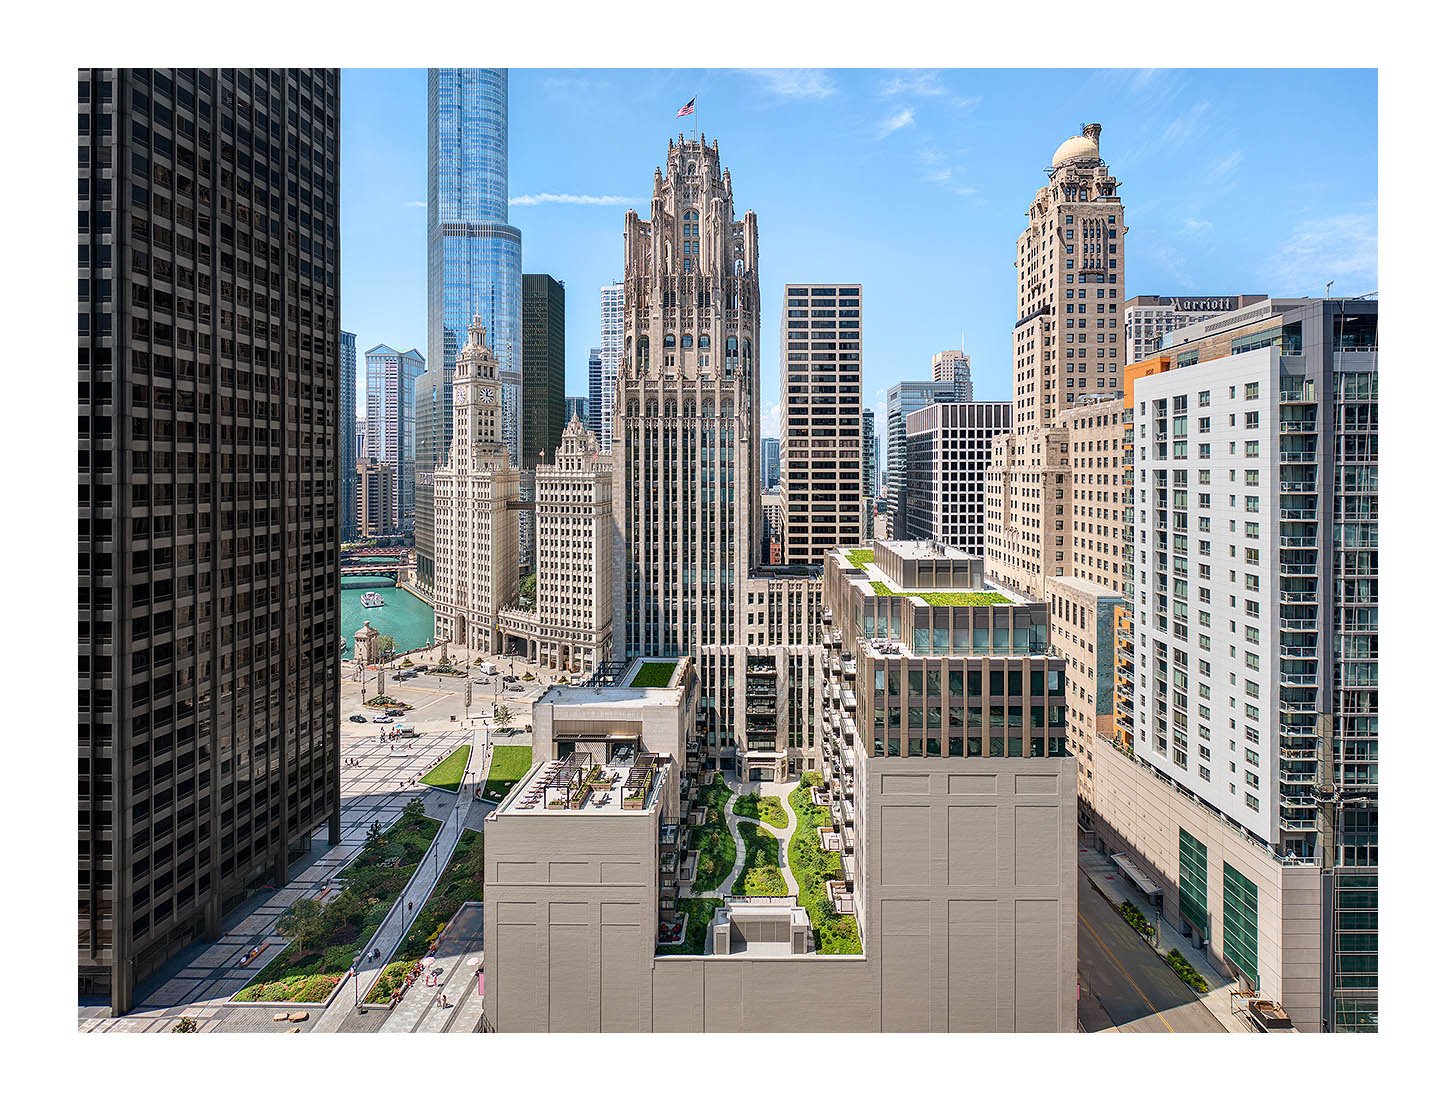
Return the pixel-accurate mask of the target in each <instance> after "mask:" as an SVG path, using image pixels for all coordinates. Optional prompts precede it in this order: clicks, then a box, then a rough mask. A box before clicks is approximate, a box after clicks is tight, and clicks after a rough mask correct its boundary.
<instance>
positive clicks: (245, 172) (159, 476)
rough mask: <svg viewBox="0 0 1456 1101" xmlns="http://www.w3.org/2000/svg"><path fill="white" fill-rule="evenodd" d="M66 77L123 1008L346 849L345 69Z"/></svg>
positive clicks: (84, 775)
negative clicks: (74, 163) (342, 824)
mask: <svg viewBox="0 0 1456 1101" xmlns="http://www.w3.org/2000/svg"><path fill="white" fill-rule="evenodd" d="M78 76H79V86H78V112H77V113H78V121H79V141H78V150H77V152H78V173H77V176H78V185H79V187H78V204H77V206H78V210H77V215H78V240H77V245H78V269H79V270H78V276H79V302H78V306H79V309H78V315H79V316H78V341H77V344H78V347H77V358H78V368H79V376H80V403H81V410H80V425H79V436H80V438H79V448H78V450H79V471H78V482H79V562H78V570H77V575H78V576H77V580H78V582H79V584H78V589H79V613H78V617H77V618H78V624H79V630H78V634H79V642H78V649H79V668H80V677H79V679H80V684H79V699H78V711H79V714H78V726H79V754H78V762H77V765H78V793H77V794H78V800H79V804H80V810H79V822H78V833H79V877H78V888H79V900H78V901H79V907H78V918H79V922H78V924H79V951H78V957H79V958H78V969H79V979H80V992H81V993H82V994H83V995H90V996H100V997H106V998H108V999H109V1002H110V1005H111V1011H112V1013H113V1014H121V1013H124V1012H126V1011H128V1010H129V1009H130V1008H131V1007H132V1005H133V1003H134V1000H135V991H136V988H137V986H138V984H139V983H144V982H145V981H146V980H147V978H148V977H149V976H151V975H153V974H154V973H155V972H156V971H157V970H158V968H159V967H161V966H162V965H163V964H164V963H165V962H166V961H167V960H168V959H169V958H170V957H172V956H174V955H176V954H177V953H178V952H179V951H181V950H182V949H184V948H185V947H186V946H187V945H188V944H189V943H191V942H193V941H194V940H196V939H197V938H199V937H204V936H213V935H216V934H217V933H219V931H220V929H221V923H222V918H223V915H224V914H225V913H227V912H228V910H229V909H230V908H231V907H232V906H233V905H234V904H236V903H237V902H239V901H241V900H242V899H243V898H244V897H245V895H246V892H247V891H248V890H249V889H250V888H252V887H255V886H258V885H260V884H264V883H275V884H276V883H282V882H283V881H284V879H285V878H286V873H287V869H288V864H289V861H290V860H291V859H292V858H293V857H294V856H296V855H297V854H299V853H300V852H302V851H304V850H305V849H306V848H307V847H308V844H309V840H310V837H311V836H312V834H313V832H314V831H315V830H316V829H318V828H320V827H321V826H323V825H325V824H327V825H328V833H329V838H330V840H331V841H337V840H338V837H339V662H338V649H339V565H338V561H339V558H338V543H339V501H338V493H339V475H338V471H337V469H335V467H336V464H337V463H338V461H339V440H338V432H339V422H338V418H339V412H340V409H339V392H338V390H339V309H338V298H339V270H338V255H339V217H338V215H339V177H338V151H339V75H338V72H337V71H336V70H328V69H300V70H281V69H272V70H247V69H244V70H218V69H155V70H149V69H82V70H80V72H79V74H78ZM350 418H351V419H350V421H349V422H348V423H352V414H350Z"/></svg>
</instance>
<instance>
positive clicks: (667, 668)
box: [628, 661, 677, 688]
mask: <svg viewBox="0 0 1456 1101" xmlns="http://www.w3.org/2000/svg"><path fill="white" fill-rule="evenodd" d="M676 669H677V662H676V661H644V662H643V663H642V667H641V668H640V669H638V670H637V675H636V676H635V677H633V678H632V683H631V684H630V685H628V687H629V688H666V687H667V685H668V682H669V681H671V680H672V674H673V672H674V671H675V670H676Z"/></svg>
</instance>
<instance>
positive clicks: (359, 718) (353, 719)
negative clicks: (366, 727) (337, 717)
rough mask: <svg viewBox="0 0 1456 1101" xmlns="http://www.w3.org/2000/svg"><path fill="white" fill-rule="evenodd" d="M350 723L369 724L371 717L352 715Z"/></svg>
mask: <svg viewBox="0 0 1456 1101" xmlns="http://www.w3.org/2000/svg"><path fill="white" fill-rule="evenodd" d="M349 721H350V722H351V723H367V722H368V721H369V716H368V715H350V716H349Z"/></svg>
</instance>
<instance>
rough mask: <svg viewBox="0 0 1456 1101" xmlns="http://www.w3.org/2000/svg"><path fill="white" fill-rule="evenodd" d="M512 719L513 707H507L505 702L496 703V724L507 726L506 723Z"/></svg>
mask: <svg viewBox="0 0 1456 1101" xmlns="http://www.w3.org/2000/svg"><path fill="white" fill-rule="evenodd" d="M510 721H511V709H510V708H509V707H507V706H506V705H505V704H503V703H498V704H496V705H495V724H496V726H505V725H506V723H508V722H510Z"/></svg>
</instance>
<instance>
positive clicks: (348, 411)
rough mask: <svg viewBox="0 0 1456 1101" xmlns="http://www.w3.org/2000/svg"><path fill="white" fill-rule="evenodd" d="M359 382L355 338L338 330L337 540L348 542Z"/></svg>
mask: <svg viewBox="0 0 1456 1101" xmlns="http://www.w3.org/2000/svg"><path fill="white" fill-rule="evenodd" d="M358 385H359V351H358V338H357V337H356V336H355V335H354V334H353V333H346V332H344V331H343V330H342V329H340V330H339V417H338V419H339V541H340V542H348V541H349V540H350V539H353V538H355V537H357V535H358V533H359V524H358V513H357V511H356V510H355V509H353V508H351V507H350V505H351V502H352V501H353V500H354V498H355V497H356V496H357V494H358V489H357V481H356V479H357V478H358V476H359V474H358V471H357V470H356V469H355V468H356V466H357V465H358V462H359V453H358V451H356V450H355V447H356V445H357V443H358V441H357V439H356V438H355V436H354V403H355V402H356V401H357V400H358V397H357V395H356V388H357V387H358Z"/></svg>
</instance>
